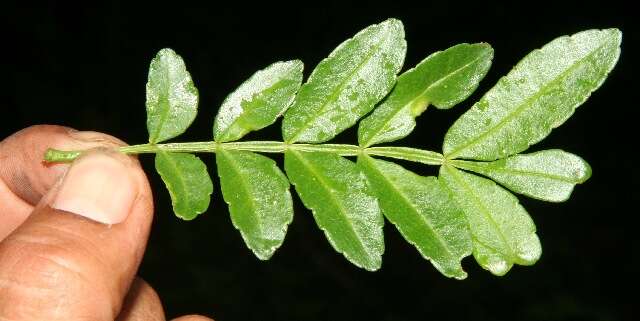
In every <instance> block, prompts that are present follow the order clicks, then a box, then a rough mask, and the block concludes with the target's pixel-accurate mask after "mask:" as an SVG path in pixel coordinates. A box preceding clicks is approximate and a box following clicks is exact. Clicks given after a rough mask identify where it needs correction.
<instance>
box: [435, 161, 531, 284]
mask: <svg viewBox="0 0 640 321" xmlns="http://www.w3.org/2000/svg"><path fill="white" fill-rule="evenodd" d="M440 179H442V180H443V181H444V182H445V184H446V186H447V187H448V188H449V189H450V190H451V191H452V192H453V195H454V199H455V200H456V202H457V203H458V205H459V206H460V207H461V208H462V210H463V212H464V213H465V215H466V217H467V221H468V223H469V228H470V230H471V236H472V240H473V247H474V249H473V256H474V257H475V259H476V261H477V262H478V263H479V264H480V266H482V267H483V268H484V269H486V270H489V271H490V272H491V273H493V274H495V275H504V274H506V273H507V272H508V271H509V270H510V269H511V267H512V266H513V264H520V265H532V264H534V263H535V262H536V261H537V260H538V259H539V258H540V255H541V254H542V249H541V246H540V240H539V239H538V237H537V235H536V233H535V231H536V228H535V225H534V223H533V220H531V217H529V215H528V214H527V212H526V211H525V209H524V208H523V207H522V206H521V205H520V204H519V203H518V199H517V198H516V197H515V196H513V194H511V193H509V192H508V191H507V190H505V189H503V188H501V187H500V186H498V185H496V184H495V183H494V182H493V181H491V180H488V179H486V178H482V177H478V176H475V175H473V174H468V173H465V172H462V171H459V170H457V169H455V168H453V167H451V166H448V165H444V166H441V167H440Z"/></svg>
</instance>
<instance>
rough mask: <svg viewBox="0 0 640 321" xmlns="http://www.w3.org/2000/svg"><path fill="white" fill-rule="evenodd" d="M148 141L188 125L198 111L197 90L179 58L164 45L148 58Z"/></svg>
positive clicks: (177, 132)
mask: <svg viewBox="0 0 640 321" xmlns="http://www.w3.org/2000/svg"><path fill="white" fill-rule="evenodd" d="M146 106H147V130H148V131H149V142H150V143H152V144H153V143H159V142H162V141H165V140H167V139H171V138H174V137H176V136H178V135H180V134H182V133H184V131H185V130H187V128H188V127H189V125H191V123H192V122H193V120H194V119H195V118H196V114H197V113H198V111H197V109H198V90H197V89H196V86H195V85H194V84H193V80H191V75H189V72H188V71H187V68H186V66H185V65H184V61H182V58H181V57H180V56H179V55H178V54H176V53H175V52H174V51H173V50H171V49H168V48H165V49H162V50H160V51H159V52H158V54H157V55H156V56H155V58H153V60H151V66H149V78H148V81H147V102H146Z"/></svg>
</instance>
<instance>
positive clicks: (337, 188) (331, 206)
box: [284, 150, 384, 271]
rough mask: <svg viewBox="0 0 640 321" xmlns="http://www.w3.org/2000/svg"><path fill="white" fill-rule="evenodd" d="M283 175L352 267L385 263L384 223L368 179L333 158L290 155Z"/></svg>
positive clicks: (331, 155) (292, 152) (370, 267)
mask: <svg viewBox="0 0 640 321" xmlns="http://www.w3.org/2000/svg"><path fill="white" fill-rule="evenodd" d="M284 163H285V170H286V172H287V175H288V176H289V180H290V181H291V183H293V185H294V186H295V188H296V191H297V192H298V195H300V199H301V200H302V202H303V203H304V205H305V206H306V207H307V208H309V209H310V210H311V211H312V212H313V216H314V218H315V220H316V223H317V224H318V226H319V227H320V228H321V229H322V230H324V233H325V235H326V236H327V239H328V240H329V243H331V245H332V246H333V248H334V249H335V250H336V251H338V252H340V253H342V254H343V255H344V256H345V257H346V258H347V259H348V260H349V261H351V262H352V263H353V264H355V265H357V266H359V267H361V268H364V269H367V270H369V271H374V270H377V269H379V268H380V265H381V264H382V253H383V252H384V236H383V234H382V226H383V225H384V219H383V217H382V213H381V212H380V207H379V206H378V201H377V200H376V198H375V196H374V195H373V191H371V190H370V187H369V185H368V182H367V179H366V177H365V175H364V174H363V173H362V172H361V171H360V169H359V168H358V167H357V166H356V164H354V163H353V162H351V161H349V160H347V159H345V158H343V157H340V156H338V155H337V154H334V153H321V152H298V151H295V150H287V151H286V152H285V155H284Z"/></svg>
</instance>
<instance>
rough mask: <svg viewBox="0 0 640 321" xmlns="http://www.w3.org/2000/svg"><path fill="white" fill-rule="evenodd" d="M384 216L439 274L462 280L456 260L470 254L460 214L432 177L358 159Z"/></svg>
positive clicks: (378, 161)
mask: <svg viewBox="0 0 640 321" xmlns="http://www.w3.org/2000/svg"><path fill="white" fill-rule="evenodd" d="M358 165H360V167H361V168H362V169H363V171H364V172H365V174H366V175H367V177H368V178H369V181H370V182H371V186H372V188H373V190H374V192H375V193H376V195H377V197H378V201H379V203H380V207H381V208H382V213H383V214H384V216H385V217H386V218H387V219H388V220H389V221H391V223H393V224H394V225H395V226H396V227H397V228H398V230H399V231H400V233H401V234H402V236H403V237H404V238H405V239H406V240H407V241H408V242H409V243H411V244H413V245H414V246H415V247H416V248H417V249H418V251H419V252H420V254H422V256H423V257H424V258H425V259H428V260H431V262H432V264H433V265H434V266H435V267H436V269H438V271H440V272H441V273H442V274H444V275H445V276H448V277H454V278H456V279H464V278H466V277H467V273H466V272H464V270H463V269H462V266H461V264H460V261H461V260H462V258H464V257H466V256H468V255H469V254H471V249H472V247H471V237H470V235H469V228H468V227H467V220H466V218H465V216H464V213H462V211H461V210H460V209H459V208H458V207H457V206H456V204H455V201H454V200H453V198H452V196H451V193H450V192H449V190H448V189H447V188H446V187H445V186H443V185H442V183H441V182H440V181H439V180H438V179H437V178H436V177H433V176H429V177H423V176H419V175H416V174H414V173H412V172H410V171H408V170H406V169H404V168H402V167H401V166H399V165H396V164H394V163H391V162H387V161H382V160H376V159H373V158H371V157H369V156H359V157H358Z"/></svg>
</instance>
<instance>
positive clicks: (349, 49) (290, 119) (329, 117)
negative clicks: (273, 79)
mask: <svg viewBox="0 0 640 321" xmlns="http://www.w3.org/2000/svg"><path fill="white" fill-rule="evenodd" d="M405 52H406V42H405V40H404V28H403V26H402V23H401V22H400V21H399V20H396V19H388V20H386V21H384V22H382V23H380V24H377V25H372V26H370V27H367V28H365V29H364V30H362V31H360V32H359V33H357V34H356V35H355V36H354V37H353V38H351V39H348V40H346V41H345V42H343V43H342V44H340V45H339V46H338V47H337V48H336V49H335V50H334V51H333V52H332V53H331V54H330V55H329V57H327V58H325V59H324V60H322V61H321V62H320V63H319V64H318V66H317V67H316V68H315V69H314V70H313V72H312V74H311V76H310V77H309V80H308V81H307V82H306V83H305V84H304V85H302V87H301V88H300V91H299V93H298V96H297V97H296V100H295V102H294V104H293V105H292V106H291V108H289V110H288V111H287V112H286V113H285V116H284V121H283V123H282V135H283V137H284V140H285V141H286V142H287V143H294V142H309V143H320V142H325V141H327V140H329V139H331V138H333V137H334V136H336V135H337V134H338V133H340V132H342V131H343V130H345V129H347V128H349V127H351V126H352V125H354V124H355V123H356V121H357V120H358V119H359V118H360V117H362V116H363V115H365V114H366V113H368V112H369V111H371V109H373V107H374V105H375V104H376V103H377V102H379V101H380V100H381V99H382V98H384V96H386V94H387V93H388V92H389V91H390V90H391V88H392V87H393V85H394V84H395V80H396V74H397V73H398V72H399V71H400V68H401V67H402V63H403V61H404V56H405Z"/></svg>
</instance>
